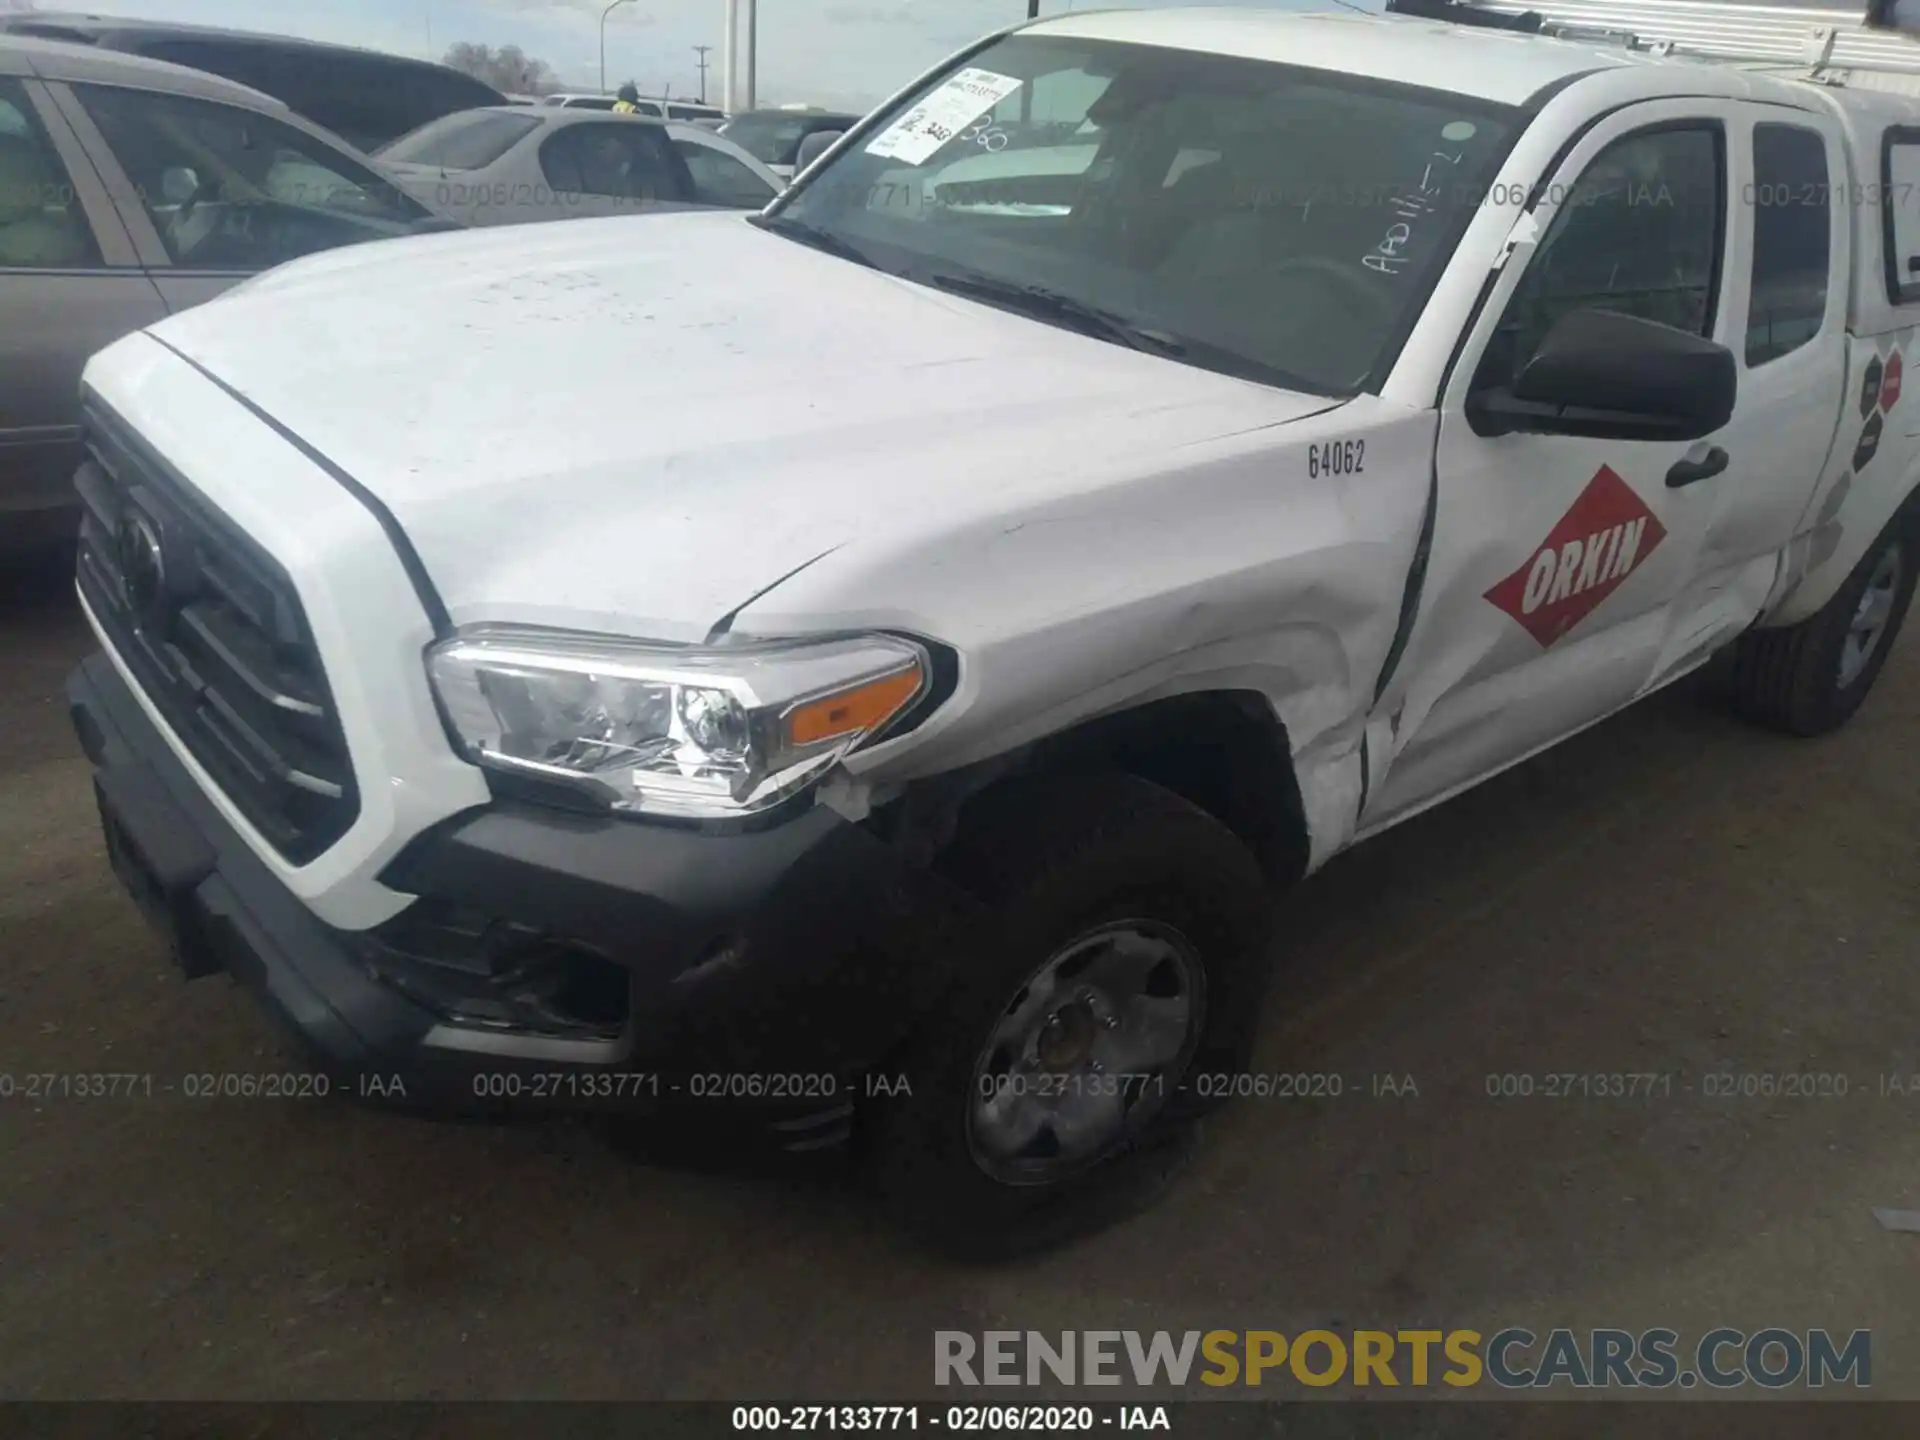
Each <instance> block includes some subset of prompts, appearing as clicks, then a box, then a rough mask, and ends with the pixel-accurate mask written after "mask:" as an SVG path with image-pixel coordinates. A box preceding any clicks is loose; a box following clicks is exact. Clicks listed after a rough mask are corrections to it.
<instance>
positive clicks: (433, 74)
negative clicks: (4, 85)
mask: <svg viewBox="0 0 1920 1440" xmlns="http://www.w3.org/2000/svg"><path fill="white" fill-rule="evenodd" d="M0 32H11V33H13V34H15V35H33V36H38V37H40V38H42V39H50V40H67V41H71V42H73V43H75V44H84V45H93V46H96V47H97V48H99V49H101V50H116V51H120V52H121V53H123V54H128V55H143V56H145V57H147V58H148V59H151V60H166V61H170V62H171V63H173V64H175V65H185V66H188V67H190V68H192V69H195V70H205V71H207V72H208V73H210V74H214V75H221V76H224V77H225V78H227V79H229V80H232V81H235V82H237V83H239V84H241V85H246V86H248V87H250V88H252V89H254V90H258V91H261V92H262V93H264V94H267V95H271V96H273V98H274V99H276V100H279V101H281V102H283V103H284V104H286V105H287V106H289V107H290V108H292V109H293V110H295V111H296V112H298V113H299V114H301V115H304V116H306V118H307V119H309V120H311V121H313V122H314V124H316V125H321V126H324V127H326V128H327V129H328V130H331V131H333V133H334V134H336V135H338V136H340V137H341V138H342V139H343V140H345V141H346V142H347V143H348V144H349V145H352V146H355V147H356V148H358V149H361V150H374V149H377V148H378V147H379V146H381V145H384V144H386V143H387V142H388V141H389V140H393V139H395V138H397V137H398V136H401V135H404V134H406V133H407V131H409V130H412V129H415V128H416V127H418V126H421V125H424V124H426V123H427V121H429V120H434V119H437V118H439V117H440V116H442V115H449V114H452V113H453V112H454V111H456V110H466V109H469V108H471V107H472V106H475V105H499V104H503V103H505V98H506V97H504V96H503V95H501V93H500V92H499V91H498V90H495V89H494V88H493V87H492V86H490V85H487V84H485V83H484V82H482V81H479V80H476V79H474V78H473V77H472V76H470V75H463V74H461V73H460V72H459V71H458V70H450V69H448V68H447V67H446V66H445V65H435V64H433V63H432V62H430V61H426V60H413V59H409V58H407V57H406V56H402V55H385V54H382V53H380V52H379V51H376V50H361V49H358V48H355V47H353V46H350V45H328V44H324V43H322V42H320V41H317V40H297V39H294V38H293V37H291V36H286V35H261V34H254V33H252V32H251V31H245V30H219V29H213V28H211V27H208V26H201V25H175V24H172V23H169V22H164V21H157V20H129V19H125V18H122V17H119V16H107V15H81V14H60V13H53V12H42V11H30V12H28V13H26V14H22V15H5V16H0Z"/></svg>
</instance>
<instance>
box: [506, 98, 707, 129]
mask: <svg viewBox="0 0 1920 1440" xmlns="http://www.w3.org/2000/svg"><path fill="white" fill-rule="evenodd" d="M614 100H615V97H613V96H612V95H595V94H590V93H585V92H578V91H564V92H562V93H560V94H557V95H548V96H546V97H544V98H543V99H542V100H541V101H540V103H541V104H542V105H552V106H555V107H557V108H560V109H567V110H611V109H613V106H614ZM636 103H637V104H638V105H639V107H640V114H642V115H645V116H649V117H651V118H652V119H655V120H686V121H698V122H700V123H702V124H706V123H713V122H719V121H724V120H725V119H726V113H725V112H724V111H722V110H720V109H718V108H716V107H715V106H712V105H701V104H699V103H697V102H696V101H692V100H663V99H661V98H659V97H658V96H646V95H642V96H641V97H640V99H639V101H638V102H636Z"/></svg>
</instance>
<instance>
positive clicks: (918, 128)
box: [867, 69, 1021, 165]
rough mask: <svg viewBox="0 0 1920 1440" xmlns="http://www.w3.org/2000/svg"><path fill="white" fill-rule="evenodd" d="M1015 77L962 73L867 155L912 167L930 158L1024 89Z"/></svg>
mask: <svg viewBox="0 0 1920 1440" xmlns="http://www.w3.org/2000/svg"><path fill="white" fill-rule="evenodd" d="M1020 85H1021V82H1020V81H1019V80H1018V79H1016V78H1015V77H1014V76H1012V75H996V74H994V72H993V71H991V70H971V69H969V70H962V71H961V72H960V73H959V74H958V75H954V76H952V77H950V78H949V79H948V80H947V81H946V83H945V84H943V85H941V86H940V87H939V89H937V90H935V91H934V92H933V93H932V94H930V95H928V96H927V97H926V98H925V99H924V100H922V101H921V102H920V103H919V104H918V105H916V106H914V107H913V108H912V109H911V110H909V111H908V112H907V113H906V114H904V115H902V116H901V117H900V118H899V119H898V120H896V121H894V122H893V124H891V125H889V126H888V127H887V128H886V129H885V130H883V131H881V132H880V134H879V135H877V136H876V137H875V138H874V139H873V140H872V141H871V142H870V143H869V144H868V146H867V154H869V155H879V156H881V157H883V158H885V159H889V160H902V161H905V162H906V163H907V164H909V165H922V164H925V163H926V161H927V158H928V157H929V156H931V155H932V154H933V152H934V151H936V150H938V149H939V148H940V147H941V146H942V145H944V144H946V143H947V142H948V141H949V140H951V139H953V137H954V136H956V135H958V134H959V133H960V132H961V131H962V130H964V129H966V128H967V126H969V125H971V124H972V123H973V122H974V121H975V120H977V119H979V118H980V117H981V116H982V115H984V114H986V112H987V111H989V110H991V109H992V108H993V107H994V106H996V105H998V104H999V103H1000V102H1001V101H1002V100H1004V99H1006V98H1007V96H1009V95H1011V94H1012V93H1013V92H1014V91H1016V90H1018V89H1019V88H1020Z"/></svg>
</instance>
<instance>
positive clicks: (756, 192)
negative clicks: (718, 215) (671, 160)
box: [673, 140, 778, 210]
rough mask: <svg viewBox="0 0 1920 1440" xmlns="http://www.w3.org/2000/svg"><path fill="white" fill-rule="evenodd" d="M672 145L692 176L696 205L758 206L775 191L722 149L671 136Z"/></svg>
mask: <svg viewBox="0 0 1920 1440" xmlns="http://www.w3.org/2000/svg"><path fill="white" fill-rule="evenodd" d="M673 148H674V149H676V150H678V151H679V152H680V158H681V159H682V160H684V161H686V163H687V171H688V173H689V174H690V175H691V176H692V177H693V199H694V203H695V204H697V205H720V206H725V207H727V208H728V209H735V210H758V209H760V208H761V207H762V206H763V205H765V204H766V203H767V202H768V201H770V200H771V199H773V197H774V196H775V195H776V194H777V193H778V192H777V191H776V190H774V188H773V187H772V186H771V185H769V184H767V182H766V181H764V180H762V179H761V178H760V177H759V176H758V175H756V174H754V173H753V171H751V170H749V169H748V168H747V167H746V166H744V165H742V164H741V163H740V162H739V161H738V160H736V159H734V158H733V156H731V155H729V154H727V152H726V151H724V150H720V149H716V148H715V147H714V146H712V145H702V144H701V143H700V142H699V141H698V140H675V141H674V142H673Z"/></svg>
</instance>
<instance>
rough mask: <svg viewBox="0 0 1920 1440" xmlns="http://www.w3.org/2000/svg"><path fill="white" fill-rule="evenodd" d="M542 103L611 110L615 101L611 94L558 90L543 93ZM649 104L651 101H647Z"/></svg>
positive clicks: (579, 108)
mask: <svg viewBox="0 0 1920 1440" xmlns="http://www.w3.org/2000/svg"><path fill="white" fill-rule="evenodd" d="M540 103H541V104H542V105H552V106H555V107H557V108H560V109H568V110H611V109H613V107H614V104H615V103H616V102H615V100H614V97H613V96H611V95H594V94H589V93H585V92H574V91H560V92H558V93H556V94H553V95H543V96H541V98H540ZM648 103H649V104H651V103H652V102H650V101H649V102H648Z"/></svg>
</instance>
